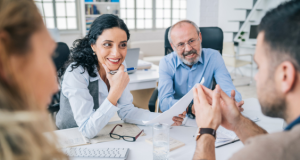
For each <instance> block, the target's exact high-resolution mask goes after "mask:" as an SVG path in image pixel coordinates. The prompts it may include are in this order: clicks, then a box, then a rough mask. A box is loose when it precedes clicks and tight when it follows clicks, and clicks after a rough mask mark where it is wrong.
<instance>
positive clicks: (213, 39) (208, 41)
mask: <svg viewBox="0 0 300 160" xmlns="http://www.w3.org/2000/svg"><path fill="white" fill-rule="evenodd" d="M169 29H170V27H169V28H167V29H166V33H165V55H167V54H169V53H171V52H173V49H172V47H171V44H170V42H169V39H168V33H169ZM199 29H200V32H201V35H202V48H212V49H215V50H218V51H219V52H220V53H221V54H222V50H223V31H222V29H221V28H219V27H199Z"/></svg>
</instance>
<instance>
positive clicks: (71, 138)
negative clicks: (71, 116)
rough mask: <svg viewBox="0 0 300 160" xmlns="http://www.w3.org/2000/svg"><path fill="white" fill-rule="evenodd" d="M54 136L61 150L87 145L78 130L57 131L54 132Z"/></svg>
mask: <svg viewBox="0 0 300 160" xmlns="http://www.w3.org/2000/svg"><path fill="white" fill-rule="evenodd" d="M54 134H56V136H57V138H58V142H59V146H60V147H62V148H66V147H73V146H78V145H84V144H88V142H87V141H86V139H85V138H84V137H83V136H82V134H81V133H80V131H79V130H78V128H70V129H63V130H57V131H54Z"/></svg>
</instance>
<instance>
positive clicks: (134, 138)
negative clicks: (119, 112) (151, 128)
mask: <svg viewBox="0 0 300 160" xmlns="http://www.w3.org/2000/svg"><path fill="white" fill-rule="evenodd" d="M117 126H120V127H122V125H120V124H117V125H116V126H115V127H114V128H113V129H112V131H111V132H110V133H109V135H110V137H111V138H113V139H121V138H123V140H124V141H128V142H134V141H136V140H137V138H138V137H139V136H140V135H141V134H142V133H143V131H144V130H142V131H141V132H140V133H139V134H138V135H137V136H135V137H132V136H122V135H118V134H115V133H113V132H114V130H115V129H116V127H117Z"/></svg>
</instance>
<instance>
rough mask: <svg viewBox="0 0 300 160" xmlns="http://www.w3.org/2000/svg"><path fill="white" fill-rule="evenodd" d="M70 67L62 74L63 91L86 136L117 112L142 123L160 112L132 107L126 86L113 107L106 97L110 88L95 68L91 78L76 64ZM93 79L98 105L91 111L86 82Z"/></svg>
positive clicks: (120, 115) (134, 121)
mask: <svg viewBox="0 0 300 160" xmlns="http://www.w3.org/2000/svg"><path fill="white" fill-rule="evenodd" d="M70 66H71V65H70ZM70 66H69V67H68V68H67V70H66V72H65V74H64V79H63V82H62V93H63V95H64V96H65V97H66V98H68V99H69V102H70V105H71V108H72V112H73V115H74V119H75V121H76V123H77V125H78V127H79V130H80V131H81V133H82V134H83V135H84V136H85V137H87V138H93V137H95V136H96V135H97V134H98V133H99V132H100V130H101V129H102V128H103V127H104V126H105V125H106V124H107V123H108V122H109V120H110V119H111V118H112V117H113V116H114V115H115V113H116V112H118V115H119V117H120V118H121V119H122V120H124V121H125V122H127V123H134V124H143V123H142V120H144V121H147V120H151V119H153V118H155V117H156V116H158V115H159V113H152V112H150V111H148V110H144V109H139V108H136V107H134V105H133V104H132V101H133V97H132V95H131V93H130V90H129V89H128V87H126V88H125V90H124V91H123V93H122V95H121V97H120V99H119V100H118V102H117V105H116V106H114V105H113V104H112V103H111V102H110V101H109V100H108V99H107V96H108V93H109V91H108V90H107V86H106V84H105V82H104V81H103V80H102V79H101V78H100V76H99V73H98V71H97V70H95V71H94V72H95V73H96V74H97V76H96V77H90V76H89V74H88V72H87V71H86V70H85V71H84V69H83V67H81V66H79V67H77V68H76V69H74V70H73V71H72V72H70V71H71V67H70ZM96 80H98V86H99V108H98V109H97V110H94V109H93V107H94V101H93V97H92V96H91V94H90V93H89V90H88V85H89V82H93V81H96ZM70 112H71V111H70Z"/></svg>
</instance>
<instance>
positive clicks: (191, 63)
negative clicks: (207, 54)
mask: <svg viewBox="0 0 300 160" xmlns="http://www.w3.org/2000/svg"><path fill="white" fill-rule="evenodd" d="M200 57H201V55H198V56H197V57H196V58H195V59H194V61H192V62H189V61H188V60H186V59H184V58H182V57H179V58H180V60H181V61H182V62H183V63H184V64H186V65H189V66H192V65H194V64H196V63H197V62H198V61H199V59H200Z"/></svg>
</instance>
